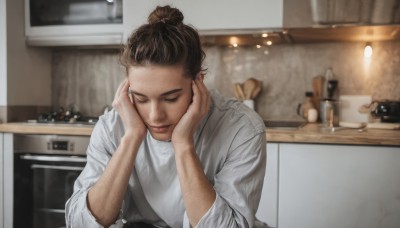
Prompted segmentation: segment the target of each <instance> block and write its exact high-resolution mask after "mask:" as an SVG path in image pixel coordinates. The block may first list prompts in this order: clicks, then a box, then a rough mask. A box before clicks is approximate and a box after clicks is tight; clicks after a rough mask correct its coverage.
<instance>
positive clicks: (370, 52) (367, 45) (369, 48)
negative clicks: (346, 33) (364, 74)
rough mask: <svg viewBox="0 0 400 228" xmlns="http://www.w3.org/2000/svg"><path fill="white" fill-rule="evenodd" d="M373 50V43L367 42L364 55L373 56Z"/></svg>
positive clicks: (366, 56)
mask: <svg viewBox="0 0 400 228" xmlns="http://www.w3.org/2000/svg"><path fill="white" fill-rule="evenodd" d="M372 52H373V50H372V46H371V43H367V44H366V45H365V48H364V57H365V58H371V56H372Z"/></svg>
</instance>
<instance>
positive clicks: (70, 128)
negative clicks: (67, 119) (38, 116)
mask: <svg viewBox="0 0 400 228" xmlns="http://www.w3.org/2000/svg"><path fill="white" fill-rule="evenodd" d="M93 127H94V126H93V125H84V124H73V125H72V124H36V123H3V124H0V132H9V133H15V134H50V135H82V136H90V135H91V134H92V131H93Z"/></svg>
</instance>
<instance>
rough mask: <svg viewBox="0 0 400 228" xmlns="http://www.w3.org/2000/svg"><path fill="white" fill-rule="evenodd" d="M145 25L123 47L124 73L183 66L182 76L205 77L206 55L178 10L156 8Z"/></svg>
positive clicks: (197, 38) (196, 36)
mask: <svg viewBox="0 0 400 228" xmlns="http://www.w3.org/2000/svg"><path fill="white" fill-rule="evenodd" d="M147 20H148V24H144V25H142V26H141V27H139V28H138V29H137V30H136V31H134V32H133V33H132V34H131V35H130V37H129V38H128V41H127V44H126V45H124V47H123V49H122V52H121V56H120V62H121V64H122V65H123V66H124V67H125V70H126V73H128V70H129V68H130V67H131V66H145V65H148V64H150V65H151V64H154V65H167V66H169V65H182V66H183V67H184V71H185V75H186V76H188V77H192V78H195V77H196V75H197V74H198V73H199V72H201V73H202V74H205V69H203V68H202V63H203V60H204V58H205V53H204V51H203V50H202V48H201V43H200V38H199V34H198V33H197V31H196V30H195V29H194V28H192V27H190V26H188V25H186V24H184V23H183V14H182V13H181V11H179V10H178V9H177V8H172V7H170V6H168V5H167V6H162V7H161V6H157V8H156V9H155V10H154V11H153V12H152V13H150V15H149V17H148V19H147Z"/></svg>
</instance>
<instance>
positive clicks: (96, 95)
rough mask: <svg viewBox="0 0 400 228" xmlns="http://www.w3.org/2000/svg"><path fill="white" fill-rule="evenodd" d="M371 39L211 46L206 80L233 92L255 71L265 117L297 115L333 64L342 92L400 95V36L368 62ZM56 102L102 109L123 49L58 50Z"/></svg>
mask: <svg viewBox="0 0 400 228" xmlns="http://www.w3.org/2000/svg"><path fill="white" fill-rule="evenodd" d="M364 45H365V43H361V42H360V43H359V42H352V43H319V44H296V45H289V44H284V45H276V46H270V47H268V48H267V49H266V48H260V49H257V48H237V49H233V48H222V47H209V48H207V49H206V54H207V58H206V61H205V65H206V67H207V68H208V74H207V77H206V84H207V86H208V87H209V88H215V89H218V90H219V91H220V92H221V93H222V94H223V95H225V96H227V97H233V92H232V84H233V83H235V82H244V80H245V79H247V78H249V77H254V78H257V79H260V80H262V82H263V90H262V93H261V94H260V96H259V97H258V99H257V100H256V110H257V112H259V113H260V115H261V116H262V117H263V118H264V119H281V120H282V119H295V118H299V117H297V116H296V114H295V111H296V107H297V104H298V103H300V102H302V101H303V99H304V93H305V91H307V90H311V81H312V78H313V77H315V76H317V75H323V74H324V73H325V70H326V68H328V67H332V68H333V71H334V73H335V76H336V77H337V79H338V80H339V88H340V93H341V94H349V95H372V97H373V99H396V100H400V90H398V88H400V42H399V41H390V42H378V43H373V48H374V54H373V57H372V59H371V62H370V63H369V64H366V63H365V62H364V58H363V48H364ZM52 77H53V85H52V90H53V95H52V97H53V99H52V100H53V101H52V102H53V106H54V107H59V106H64V107H65V106H67V105H69V104H71V103H75V104H76V105H77V106H78V107H79V108H80V110H81V111H82V113H84V114H85V115H99V114H101V113H102V108H104V106H105V105H110V104H111V102H112V99H113V97H114V91H115V90H116V88H117V86H118V84H119V81H121V80H122V79H123V77H124V70H123V69H122V68H121V66H119V65H118V51H117V50H57V51H55V52H53V72H52Z"/></svg>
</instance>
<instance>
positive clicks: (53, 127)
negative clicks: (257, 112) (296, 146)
mask: <svg viewBox="0 0 400 228" xmlns="http://www.w3.org/2000/svg"><path fill="white" fill-rule="evenodd" d="M92 130H93V126H92V125H79V124H76V125H69V124H35V123H3V124H0V132H9V133H16V134H58V135H83V136H90V135H91V133H92ZM266 137H267V142H283V143H316V144H348V145H385V146H400V130H380V129H363V130H362V131H359V130H357V129H339V130H337V131H335V132H332V131H330V130H329V129H324V128H322V127H321V126H320V125H319V124H307V125H305V126H304V127H302V128H300V129H287V130H286V129H272V128H267V130H266Z"/></svg>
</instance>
